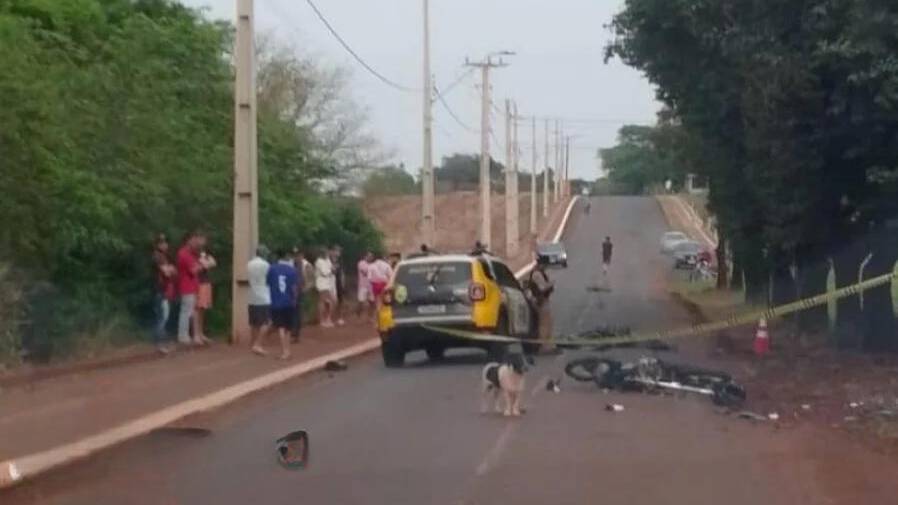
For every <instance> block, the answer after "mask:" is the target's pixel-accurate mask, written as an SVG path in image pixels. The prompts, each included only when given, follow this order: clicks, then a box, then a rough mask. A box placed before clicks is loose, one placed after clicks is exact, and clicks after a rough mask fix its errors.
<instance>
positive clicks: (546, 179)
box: [543, 119, 549, 217]
mask: <svg viewBox="0 0 898 505" xmlns="http://www.w3.org/2000/svg"><path fill="white" fill-rule="evenodd" d="M543 133H545V137H546V144H545V149H544V150H543V157H544V158H545V159H546V163H545V168H543V217H549V120H548V119H546V122H545V125H544V130H543Z"/></svg>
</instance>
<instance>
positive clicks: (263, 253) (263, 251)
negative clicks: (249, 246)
mask: <svg viewBox="0 0 898 505" xmlns="http://www.w3.org/2000/svg"><path fill="white" fill-rule="evenodd" d="M270 254H271V251H270V250H269V249H268V247H266V246H265V244H259V245H258V246H257V247H256V256H258V257H260V258H267V257H268V256H269V255H270Z"/></svg>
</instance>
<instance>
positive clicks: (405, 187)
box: [362, 166, 418, 196]
mask: <svg viewBox="0 0 898 505" xmlns="http://www.w3.org/2000/svg"><path fill="white" fill-rule="evenodd" d="M362 191H363V193H364V194H365V196H371V195H410V194H414V193H415V192H417V191H418V185H417V183H416V182H415V178H414V177H412V176H411V174H409V173H408V172H406V171H405V168H403V167H402V166H398V167H397V166H386V167H383V168H380V169H378V170H375V171H373V172H371V173H370V174H369V175H368V179H366V180H365V184H364V185H363V186H362Z"/></svg>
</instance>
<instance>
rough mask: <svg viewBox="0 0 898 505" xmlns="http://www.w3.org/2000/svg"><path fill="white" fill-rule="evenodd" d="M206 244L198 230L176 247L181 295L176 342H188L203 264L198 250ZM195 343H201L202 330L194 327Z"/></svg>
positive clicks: (204, 238) (189, 341)
mask: <svg viewBox="0 0 898 505" xmlns="http://www.w3.org/2000/svg"><path fill="white" fill-rule="evenodd" d="M205 245H206V237H205V235H203V234H202V233H200V232H193V233H191V234H190V235H188V236H187V238H186V239H185V240H184V245H182V246H181V248H180V249H178V258H177V266H178V293H179V294H180V295H181V308H180V312H179V313H178V342H180V343H181V344H185V345H187V344H190V343H191V340H190V321H191V319H193V321H194V323H196V318H193V311H194V309H195V308H196V295H197V293H198V292H199V290H200V279H199V273H200V270H202V268H203V266H202V265H201V264H200V251H201V250H202V249H203V247H205ZM193 335H194V338H195V340H194V341H193V342H194V343H195V344H197V345H199V344H202V340H201V336H202V332H201V331H197V329H196V328H194V331H193Z"/></svg>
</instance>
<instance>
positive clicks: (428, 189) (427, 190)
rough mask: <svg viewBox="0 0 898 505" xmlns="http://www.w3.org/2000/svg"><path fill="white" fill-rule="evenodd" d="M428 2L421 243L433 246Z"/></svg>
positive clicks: (426, 0) (426, 15)
mask: <svg viewBox="0 0 898 505" xmlns="http://www.w3.org/2000/svg"><path fill="white" fill-rule="evenodd" d="M429 17H430V2H429V0H424V65H423V66H424V97H423V100H424V104H423V105H424V140H423V142H424V146H423V147H424V149H423V152H424V160H423V163H422V165H421V242H423V243H424V244H427V245H428V246H430V247H433V246H434V240H435V239H436V236H435V231H434V230H435V228H436V223H435V222H434V221H435V217H434V203H433V200H434V181H433V95H432V94H431V91H432V90H433V82H431V79H432V76H431V74H430V19H429Z"/></svg>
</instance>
